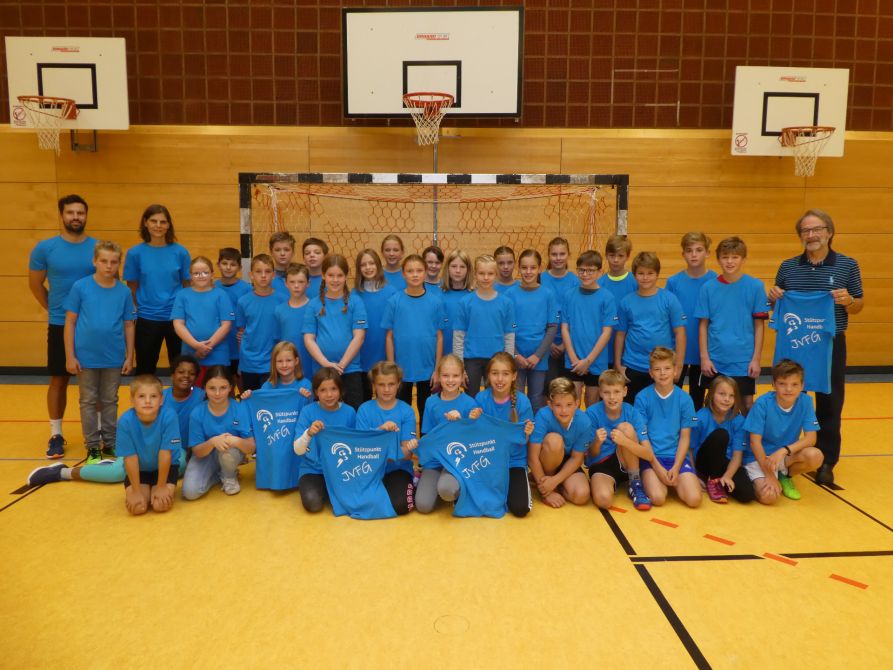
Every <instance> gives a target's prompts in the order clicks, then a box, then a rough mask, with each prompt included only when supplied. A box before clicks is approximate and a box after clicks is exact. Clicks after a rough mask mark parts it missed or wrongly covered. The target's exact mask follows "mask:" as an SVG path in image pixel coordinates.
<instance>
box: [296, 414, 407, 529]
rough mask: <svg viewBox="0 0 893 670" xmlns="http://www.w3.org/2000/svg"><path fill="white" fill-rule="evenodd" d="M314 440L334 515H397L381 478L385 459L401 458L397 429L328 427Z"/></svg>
mask: <svg viewBox="0 0 893 670" xmlns="http://www.w3.org/2000/svg"><path fill="white" fill-rule="evenodd" d="M313 440H314V442H315V446H316V448H317V449H318V450H319V458H320V463H321V465H322V470H323V476H324V477H325V482H326V490H327V491H328V493H329V500H330V501H331V503H332V511H333V512H334V513H335V516H344V515H345V514H347V515H349V516H350V517H351V518H352V519H390V518H392V517H395V516H397V513H396V512H395V511H394V506H393V505H392V504H391V499H390V496H388V491H387V489H386V488H385V486H384V481H383V479H384V475H385V470H386V469H387V465H388V461H389V460H394V459H397V458H402V452H401V451H400V444H399V438H398V435H397V433H394V432H391V431H387V430H375V431H359V430H353V429H351V428H340V427H327V428H325V429H324V430H321V431H320V432H319V434H317V435H316V437H314V438H313Z"/></svg>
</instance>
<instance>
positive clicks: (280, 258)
mask: <svg viewBox="0 0 893 670" xmlns="http://www.w3.org/2000/svg"><path fill="white" fill-rule="evenodd" d="M294 255H295V238H294V237H293V236H292V234H291V233H289V232H288V231H285V230H280V231H277V232H275V233H273V234H272V235H270V258H272V259H273V269H274V271H275V273H276V274H275V276H274V277H273V290H274V291H276V293H279V294H280V295H281V296H282V297H283V298H288V287H286V285H285V273H286V271H287V270H288V266H289V265H291V259H292V258H294Z"/></svg>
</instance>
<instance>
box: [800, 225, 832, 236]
mask: <svg viewBox="0 0 893 670" xmlns="http://www.w3.org/2000/svg"><path fill="white" fill-rule="evenodd" d="M823 230H828V226H815V227H814V228H801V229H800V236H801V237H809V236H810V235H814V234H818V233H820V232H822V231H823Z"/></svg>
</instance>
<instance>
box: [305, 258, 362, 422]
mask: <svg viewBox="0 0 893 670" xmlns="http://www.w3.org/2000/svg"><path fill="white" fill-rule="evenodd" d="M349 271H350V268H349V267H348V265H347V259H346V258H345V257H344V256H341V255H340V254H329V255H328V256H326V257H325V260H323V262H322V272H323V282H322V284H321V285H320V287H319V296H318V297H315V298H313V299H312V300H311V301H310V307H308V308H307V315H306V317H305V319H304V346H306V347H307V351H309V352H310V355H311V356H312V357H313V360H314V361H316V362H317V363H318V364H319V366H320V367H323V368H334V369H335V370H337V371H338V372H339V373H340V374H341V377H340V378H339V381H340V383H341V384H342V385H343V387H344V402H346V403H347V404H348V405H350V406H351V407H352V408H353V409H356V408H357V407H359V406H360V405H362V404H363V380H362V376H363V373H362V372H360V357H359V353H360V347H362V346H363V339H364V337H365V334H366V307H365V305H363V301H362V300H360V299H359V298H358V297H357V296H356V295H351V293H350V289H349V288H348V287H347V275H348V273H349Z"/></svg>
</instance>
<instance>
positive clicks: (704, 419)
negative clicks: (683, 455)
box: [691, 375, 754, 503]
mask: <svg viewBox="0 0 893 670" xmlns="http://www.w3.org/2000/svg"><path fill="white" fill-rule="evenodd" d="M741 409H742V405H741V393H740V392H739V391H738V385H737V384H736V383H735V380H734V379H732V378H731V377H726V376H725V375H716V376H715V377H714V378H713V381H712V382H710V390H709V391H707V404H706V405H705V406H704V407H702V408H701V409H699V410H698V414H697V417H698V422H697V424H696V425H695V427H694V429H693V430H692V432H691V450H692V453H693V454H694V458H695V470H696V471H697V473H698V476H699V477H701V478H702V479H703V480H704V481H705V482H707V496H708V497H709V498H710V500H711V501H713V502H715V503H726V502H728V500H729V498H728V495H727V493H731V494H732V497H733V498H734V499H735V500H737V501H739V502H750V501H751V500H753V499H754V492H753V484H752V483H751V481H750V477H748V476H747V473H746V472H745V470H744V468H742V467H741V463H742V462H743V458H744V454H745V453H748V454H750V443H749V442H750V438H749V437H748V435H747V432H745V430H744V415H743V414H742V413H741Z"/></svg>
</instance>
